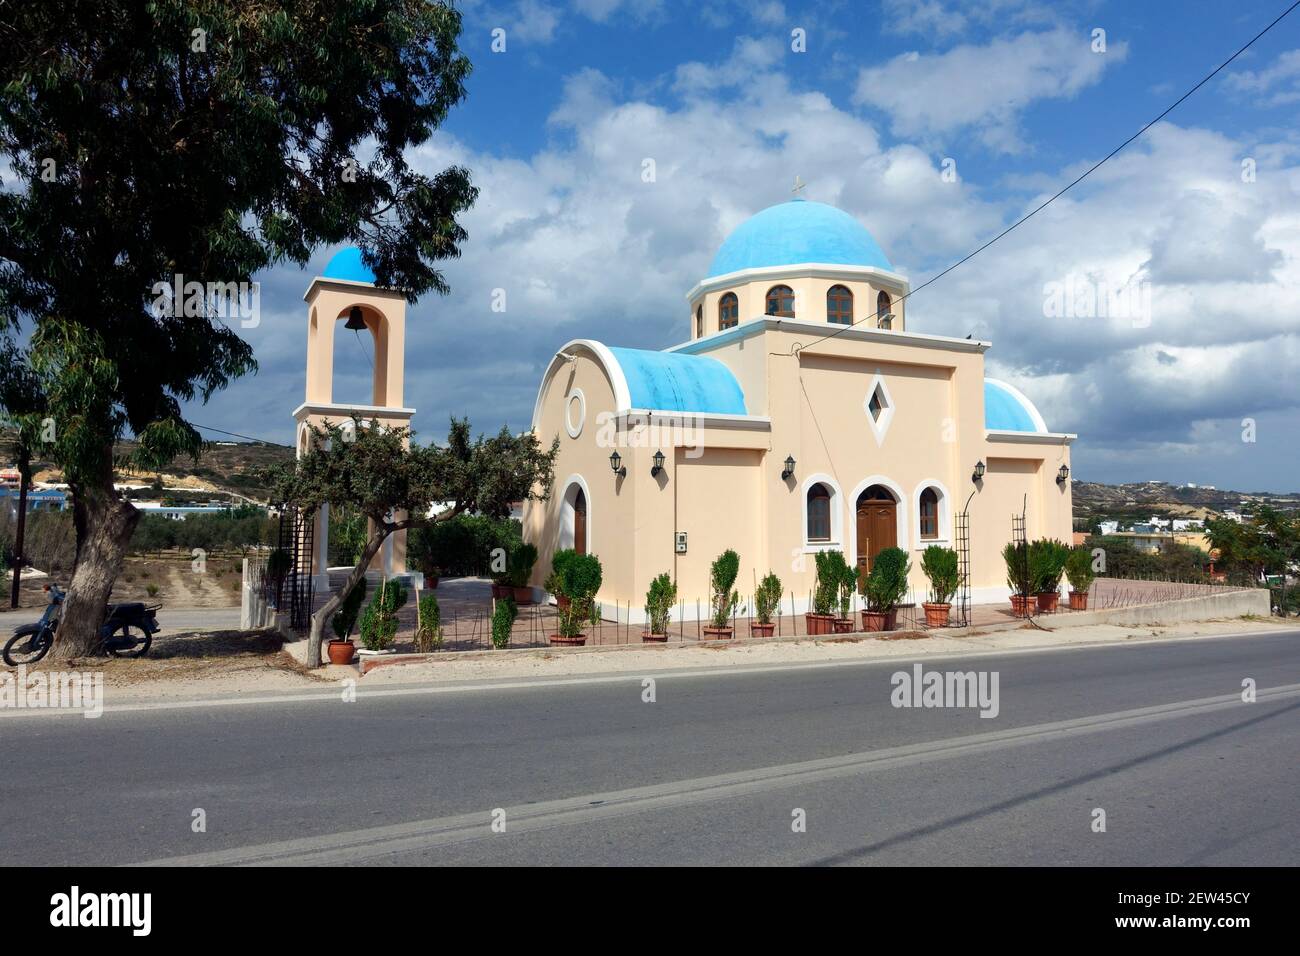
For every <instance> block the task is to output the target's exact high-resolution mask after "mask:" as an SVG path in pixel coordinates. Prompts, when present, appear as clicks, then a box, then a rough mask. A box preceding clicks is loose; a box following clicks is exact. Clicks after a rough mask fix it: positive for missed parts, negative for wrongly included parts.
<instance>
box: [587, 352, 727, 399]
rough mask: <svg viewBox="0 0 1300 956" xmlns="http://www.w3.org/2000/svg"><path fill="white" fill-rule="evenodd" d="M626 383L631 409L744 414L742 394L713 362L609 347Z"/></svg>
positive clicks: (720, 366)
mask: <svg viewBox="0 0 1300 956" xmlns="http://www.w3.org/2000/svg"><path fill="white" fill-rule="evenodd" d="M609 351H610V354H612V355H613V356H614V359H615V361H617V362H618V364H619V368H621V369H622V371H623V377H624V378H625V379H626V380H627V390H628V395H629V396H630V398H631V404H630V407H631V408H650V409H655V410H660V411H665V412H710V413H713V414H715V415H744V414H746V413H745V393H744V392H743V391H741V388H740V383H739V382H737V381H736V377H735V376H734V375H732V374H731V369H729V368H727V366H725V365H723V364H722V363H721V362H719V361H718V360H717V359H714V358H708V357H707V356H703V355H682V354H680V353H678V352H651V351H647V350H644V349H622V348H611V349H610V350H609Z"/></svg>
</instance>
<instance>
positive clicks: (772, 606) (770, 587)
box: [754, 572, 781, 624]
mask: <svg viewBox="0 0 1300 956" xmlns="http://www.w3.org/2000/svg"><path fill="white" fill-rule="evenodd" d="M780 606H781V579H780V578H778V577H777V576H776V575H775V574H772V573H771V572H768V574H767V577H765V578H763V580H761V581H759V582H758V590H757V591H756V592H755V593H754V611H755V613H756V614H758V620H759V623H760V624H771V623H772V615H773V614H774V613H775V612H776V609H777V608H778V607H780Z"/></svg>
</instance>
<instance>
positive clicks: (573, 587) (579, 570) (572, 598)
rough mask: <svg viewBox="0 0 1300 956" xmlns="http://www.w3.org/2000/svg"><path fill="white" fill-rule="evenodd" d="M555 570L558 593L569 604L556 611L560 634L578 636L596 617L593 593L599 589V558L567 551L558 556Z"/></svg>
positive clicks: (597, 615) (597, 617)
mask: <svg viewBox="0 0 1300 956" xmlns="http://www.w3.org/2000/svg"><path fill="white" fill-rule="evenodd" d="M556 558H557V559H558V560H559V566H558V569H557V571H558V574H559V578H560V593H561V594H563V595H564V596H565V597H567V598H568V599H569V606H568V607H567V608H564V609H563V610H562V611H561V612H560V634H561V635H562V636H564V637H578V636H580V635H581V634H582V628H583V626H584V625H586V624H587V623H588V622H590V623H593V624H594V623H595V622H596V621H597V620H599V609H598V608H597V607H596V603H595V597H596V594H597V593H598V592H599V591H600V585H601V580H602V578H601V567H600V559H599V558H598V557H596V556H595V555H594V554H578V553H577V552H576V551H569V553H568V555H566V556H565V557H563V558H560V554H559V553H557V554H556Z"/></svg>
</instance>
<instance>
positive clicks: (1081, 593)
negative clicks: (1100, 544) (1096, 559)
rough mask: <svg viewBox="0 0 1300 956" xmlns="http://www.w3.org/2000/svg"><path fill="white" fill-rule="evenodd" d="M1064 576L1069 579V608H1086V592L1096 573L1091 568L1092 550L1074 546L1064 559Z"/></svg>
mask: <svg viewBox="0 0 1300 956" xmlns="http://www.w3.org/2000/svg"><path fill="white" fill-rule="evenodd" d="M1065 576H1066V577H1067V578H1069V579H1070V610H1071V611H1086V610H1088V592H1089V591H1090V590H1091V589H1092V582H1093V580H1094V579H1095V578H1096V577H1097V573H1096V572H1095V571H1093V569H1092V552H1090V551H1089V550H1088V549H1087V548H1074V549H1073V550H1071V551H1070V556H1069V557H1068V558H1066V559H1065Z"/></svg>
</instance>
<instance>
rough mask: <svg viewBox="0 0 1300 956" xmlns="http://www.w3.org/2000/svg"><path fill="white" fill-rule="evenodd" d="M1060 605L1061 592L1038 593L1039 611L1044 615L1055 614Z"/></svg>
mask: <svg viewBox="0 0 1300 956" xmlns="http://www.w3.org/2000/svg"><path fill="white" fill-rule="evenodd" d="M1060 603H1061V592H1060V591H1040V592H1039V593H1038V610H1040V611H1042V612H1043V613H1044V614H1054V613H1055V612H1056V608H1057V606H1058V605H1059V604H1060Z"/></svg>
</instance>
